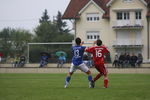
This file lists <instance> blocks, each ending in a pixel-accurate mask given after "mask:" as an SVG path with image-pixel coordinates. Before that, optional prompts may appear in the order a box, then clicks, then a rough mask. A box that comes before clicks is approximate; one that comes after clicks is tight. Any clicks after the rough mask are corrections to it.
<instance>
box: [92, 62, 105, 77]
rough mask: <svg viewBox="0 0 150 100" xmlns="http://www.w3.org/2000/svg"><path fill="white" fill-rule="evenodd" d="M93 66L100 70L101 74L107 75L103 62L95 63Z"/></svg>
mask: <svg viewBox="0 0 150 100" xmlns="http://www.w3.org/2000/svg"><path fill="white" fill-rule="evenodd" d="M95 68H96V69H97V71H98V72H100V73H101V74H102V75H107V74H108V71H107V68H106V67H105V64H104V63H99V64H95Z"/></svg>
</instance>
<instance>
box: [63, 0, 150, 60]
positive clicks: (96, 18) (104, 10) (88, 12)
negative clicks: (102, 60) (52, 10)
mask: <svg viewBox="0 0 150 100" xmlns="http://www.w3.org/2000/svg"><path fill="white" fill-rule="evenodd" d="M62 18H63V19H68V20H73V22H74V30H75V37H80V38H82V40H84V41H85V42H86V43H92V42H93V41H95V40H97V39H101V40H102V41H103V43H104V44H105V45H106V46H107V47H108V48H109V49H110V51H111V58H113V57H114V54H115V53H118V54H121V53H130V54H132V53H135V54H138V53H142V55H143V57H144V61H147V60H149V59H150V0H70V3H69V5H68V7H67V8H66V11H65V12H64V14H63V17H62ZM89 45H90V44H89Z"/></svg>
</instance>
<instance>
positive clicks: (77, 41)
mask: <svg viewBox="0 0 150 100" xmlns="http://www.w3.org/2000/svg"><path fill="white" fill-rule="evenodd" d="M75 42H76V44H77V45H80V43H81V39H80V38H79V37H77V38H76V40H75Z"/></svg>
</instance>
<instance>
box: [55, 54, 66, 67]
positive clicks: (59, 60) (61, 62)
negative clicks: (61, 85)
mask: <svg viewBox="0 0 150 100" xmlns="http://www.w3.org/2000/svg"><path fill="white" fill-rule="evenodd" d="M65 62H66V57H65V55H64V54H63V53H61V55H60V56H59V58H58V64H57V67H58V68H59V67H60V68H62V67H63V64H64V63H65Z"/></svg>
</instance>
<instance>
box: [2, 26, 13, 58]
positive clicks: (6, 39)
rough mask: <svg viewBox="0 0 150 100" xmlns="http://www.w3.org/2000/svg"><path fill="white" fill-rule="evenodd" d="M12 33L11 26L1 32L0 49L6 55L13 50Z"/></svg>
mask: <svg viewBox="0 0 150 100" xmlns="http://www.w3.org/2000/svg"><path fill="white" fill-rule="evenodd" d="M10 33H11V29H10V28H4V29H3V30H2V31H1V32H0V51H1V52H3V54H4V56H7V55H8V54H9V53H10V52H11V38H10Z"/></svg>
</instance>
